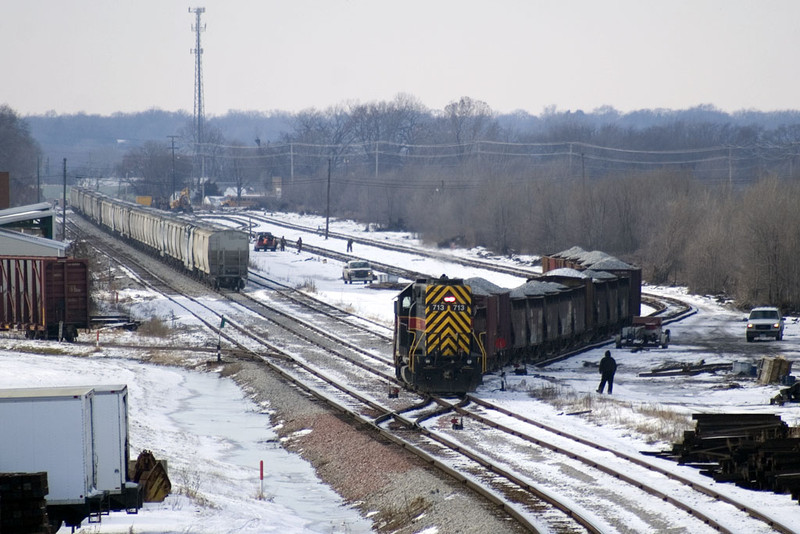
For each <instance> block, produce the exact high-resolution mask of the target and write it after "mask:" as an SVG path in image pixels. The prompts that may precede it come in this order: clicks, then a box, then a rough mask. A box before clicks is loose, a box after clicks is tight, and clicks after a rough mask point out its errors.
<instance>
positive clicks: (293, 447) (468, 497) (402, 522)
mask: <svg viewBox="0 0 800 534" xmlns="http://www.w3.org/2000/svg"><path fill="white" fill-rule="evenodd" d="M233 365H236V366H238V365H239V364H238V363H237V364H233ZM234 378H235V380H236V381H237V382H238V383H239V384H240V386H241V387H242V388H243V389H244V390H245V391H246V392H247V393H248V394H250V395H251V396H252V398H253V400H254V401H255V402H258V403H260V404H265V405H267V406H268V407H269V410H270V412H271V414H272V418H273V424H274V426H275V428H276V431H277V432H278V435H279V436H280V437H281V441H282V443H283V445H284V447H286V448H287V449H288V450H290V451H293V452H296V453H298V454H300V455H301V456H302V457H303V458H305V459H306V460H308V461H309V462H310V463H311V464H312V465H313V466H314V468H315V469H316V472H317V474H318V476H319V477H320V478H321V479H322V480H323V481H325V482H326V483H327V484H329V485H330V486H331V487H332V488H333V489H334V490H335V491H336V492H337V493H339V495H341V496H342V497H343V498H344V499H345V500H346V501H347V502H349V503H351V504H353V505H354V506H355V507H356V508H357V509H358V510H359V511H360V512H361V514H362V516H364V517H367V518H369V519H370V520H372V522H373V528H374V530H375V531H376V532H386V533H388V532H392V533H399V534H405V533H407V534H411V533H416V532H420V531H424V530H425V529H426V528H431V527H435V530H434V531H433V532H437V533H438V534H449V533H465V534H466V533H486V532H498V533H499V532H503V533H506V532H508V533H511V534H513V533H517V532H525V530H524V529H522V527H520V526H519V524H517V523H516V522H515V521H514V520H512V519H509V518H508V516H505V514H502V513H501V512H498V511H497V509H496V507H495V505H493V504H492V503H490V502H489V501H487V500H486V499H484V498H482V497H480V496H478V495H476V494H475V493H474V492H471V491H469V490H468V489H466V488H464V487H463V486H462V485H461V484H460V483H459V482H457V481H455V480H454V479H452V478H451V477H449V476H447V475H445V474H443V473H441V472H440V471H438V470H436V469H435V468H434V467H432V466H430V465H428V464H426V463H424V462H423V461H422V460H420V459H419V458H417V457H416V456H414V455H412V454H411V453H409V452H407V451H404V450H403V449H401V448H400V447H398V446H397V445H395V444H393V443H390V442H387V441H386V440H385V439H383V438H382V437H381V436H380V435H378V434H377V433H376V432H374V431H372V430H369V429H365V428H363V427H362V428H356V426H355V425H353V424H350V422H349V421H347V420H345V419H343V417H342V416H340V415H338V414H336V413H334V412H333V411H332V410H331V409H329V408H328V407H326V406H325V405H324V404H322V403H321V402H320V401H318V400H316V399H314V398H312V397H311V396H310V395H308V394H307V393H305V392H303V391H301V390H300V389H298V388H297V387H295V386H293V385H291V384H288V383H286V382H285V381H284V380H282V379H280V378H278V377H277V376H276V375H275V374H274V373H272V372H270V371H269V370H267V369H266V368H265V367H264V366H262V365H258V364H256V363H253V362H243V363H241V367H240V368H238V369H237V372H236V373H235V375H234ZM309 430H310V432H309Z"/></svg>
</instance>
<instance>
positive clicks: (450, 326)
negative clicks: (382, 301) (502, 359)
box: [394, 277, 486, 392]
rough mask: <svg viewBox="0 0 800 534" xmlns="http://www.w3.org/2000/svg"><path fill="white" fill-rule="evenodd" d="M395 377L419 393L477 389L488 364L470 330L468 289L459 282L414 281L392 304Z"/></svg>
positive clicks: (447, 280) (470, 300)
mask: <svg viewBox="0 0 800 534" xmlns="http://www.w3.org/2000/svg"><path fill="white" fill-rule="evenodd" d="M394 347H395V350H394V361H395V370H396V374H397V378H398V379H399V380H400V381H402V382H404V383H406V384H413V386H414V387H415V389H417V390H419V391H422V392H434V391H440V390H441V389H442V386H443V385H444V384H447V388H452V389H455V390H457V391H469V390H473V389H475V388H476V387H477V385H478V383H479V382H480V380H481V375H482V373H483V371H484V363H485V361H486V358H485V354H484V353H483V351H482V348H481V343H480V339H478V338H476V337H475V331H474V329H473V327H472V291H471V289H470V287H469V286H468V285H466V284H464V282H463V281H462V280H458V279H452V280H451V279H447V278H445V277H442V278H440V279H438V280H431V281H428V280H418V281H417V282H415V283H413V284H410V285H409V286H408V287H406V288H405V289H404V290H403V292H402V293H400V295H399V296H398V298H397V301H396V303H395V340H394Z"/></svg>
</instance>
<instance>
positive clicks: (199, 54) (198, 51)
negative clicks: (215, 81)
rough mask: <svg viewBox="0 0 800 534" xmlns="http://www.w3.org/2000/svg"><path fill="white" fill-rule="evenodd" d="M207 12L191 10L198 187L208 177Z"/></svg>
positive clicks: (201, 8) (195, 151)
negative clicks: (203, 39)
mask: <svg viewBox="0 0 800 534" xmlns="http://www.w3.org/2000/svg"><path fill="white" fill-rule="evenodd" d="M205 12H206V8H204V7H196V8H194V9H192V8H189V13H194V15H195V19H196V22H195V23H194V25H193V26H192V31H194V33H195V48H193V49H192V50H191V53H192V54H194V55H195V57H196V61H195V64H194V169H195V173H194V174H195V176H197V178H198V185H199V184H200V182H201V180H202V179H204V178H205V175H206V172H205V171H206V168H205V167H206V166H205V156H204V154H203V151H204V147H203V143H204V142H205V135H204V132H203V123H204V121H205V111H204V110H203V47H202V46H200V33H201V32H204V31H205V29H206V27H205V24H202V25H201V24H200V15H202V14H203V13H205ZM198 172H199V174H198Z"/></svg>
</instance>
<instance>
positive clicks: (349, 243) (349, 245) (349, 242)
mask: <svg viewBox="0 0 800 534" xmlns="http://www.w3.org/2000/svg"><path fill="white" fill-rule="evenodd" d="M347 252H353V240H352V239H348V240H347Z"/></svg>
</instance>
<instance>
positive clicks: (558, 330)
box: [394, 249, 641, 394]
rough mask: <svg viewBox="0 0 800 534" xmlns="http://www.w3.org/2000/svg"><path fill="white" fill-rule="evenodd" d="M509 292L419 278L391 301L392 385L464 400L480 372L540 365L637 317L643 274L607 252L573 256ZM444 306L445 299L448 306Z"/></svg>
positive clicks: (550, 261) (485, 284)
mask: <svg viewBox="0 0 800 534" xmlns="http://www.w3.org/2000/svg"><path fill="white" fill-rule="evenodd" d="M566 252H569V254H570V259H564V257H563V256H562V255H553V256H551V257H548V258H547V260H545V261H543V262H542V264H543V268H545V269H547V268H551V270H548V271H546V272H545V273H544V274H542V275H541V276H539V277H537V278H534V279H529V280H528V281H527V282H525V283H524V284H522V285H521V286H519V287H516V288H513V289H506V288H502V287H499V286H497V285H495V284H493V283H491V282H489V281H487V280H484V279H482V278H469V279H466V280H456V279H448V278H446V277H442V278H438V279H434V278H430V279H420V280H417V281H416V282H414V283H412V284H410V285H409V286H407V287H406V288H405V289H403V291H402V292H401V293H400V294H399V295H398V297H397V301H396V302H395V332H394V364H395V372H396V375H397V378H398V380H400V381H401V382H402V383H404V384H405V385H406V386H407V387H409V388H411V389H415V390H417V391H421V392H428V393H442V394H461V393H465V392H467V391H472V390H474V389H475V388H476V387H477V386H478V385H479V384H480V382H481V379H482V376H483V375H484V374H486V373H487V372H491V371H496V370H500V369H502V368H503V367H505V366H507V365H512V364H524V363H538V362H542V361H544V360H547V359H549V358H553V357H556V356H558V355H560V354H565V353H568V352H571V351H575V350H578V349H580V348H582V347H585V346H587V345H588V344H590V343H593V342H597V341H599V340H604V339H607V338H609V336H611V335H612V333H614V332H617V331H619V329H620V328H622V327H623V326H626V325H629V324H630V323H631V321H632V319H633V316H635V315H638V314H639V308H640V301H641V272H640V270H639V269H638V268H636V267H633V266H631V265H628V264H625V263H624V262H621V261H620V260H617V259H615V258H612V257H611V256H608V255H607V254H604V253H598V252H592V253H586V252H584V251H581V250H580V249H570V250H569V251H566ZM447 298H450V300H449V301H448V300H445V299H447Z"/></svg>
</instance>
